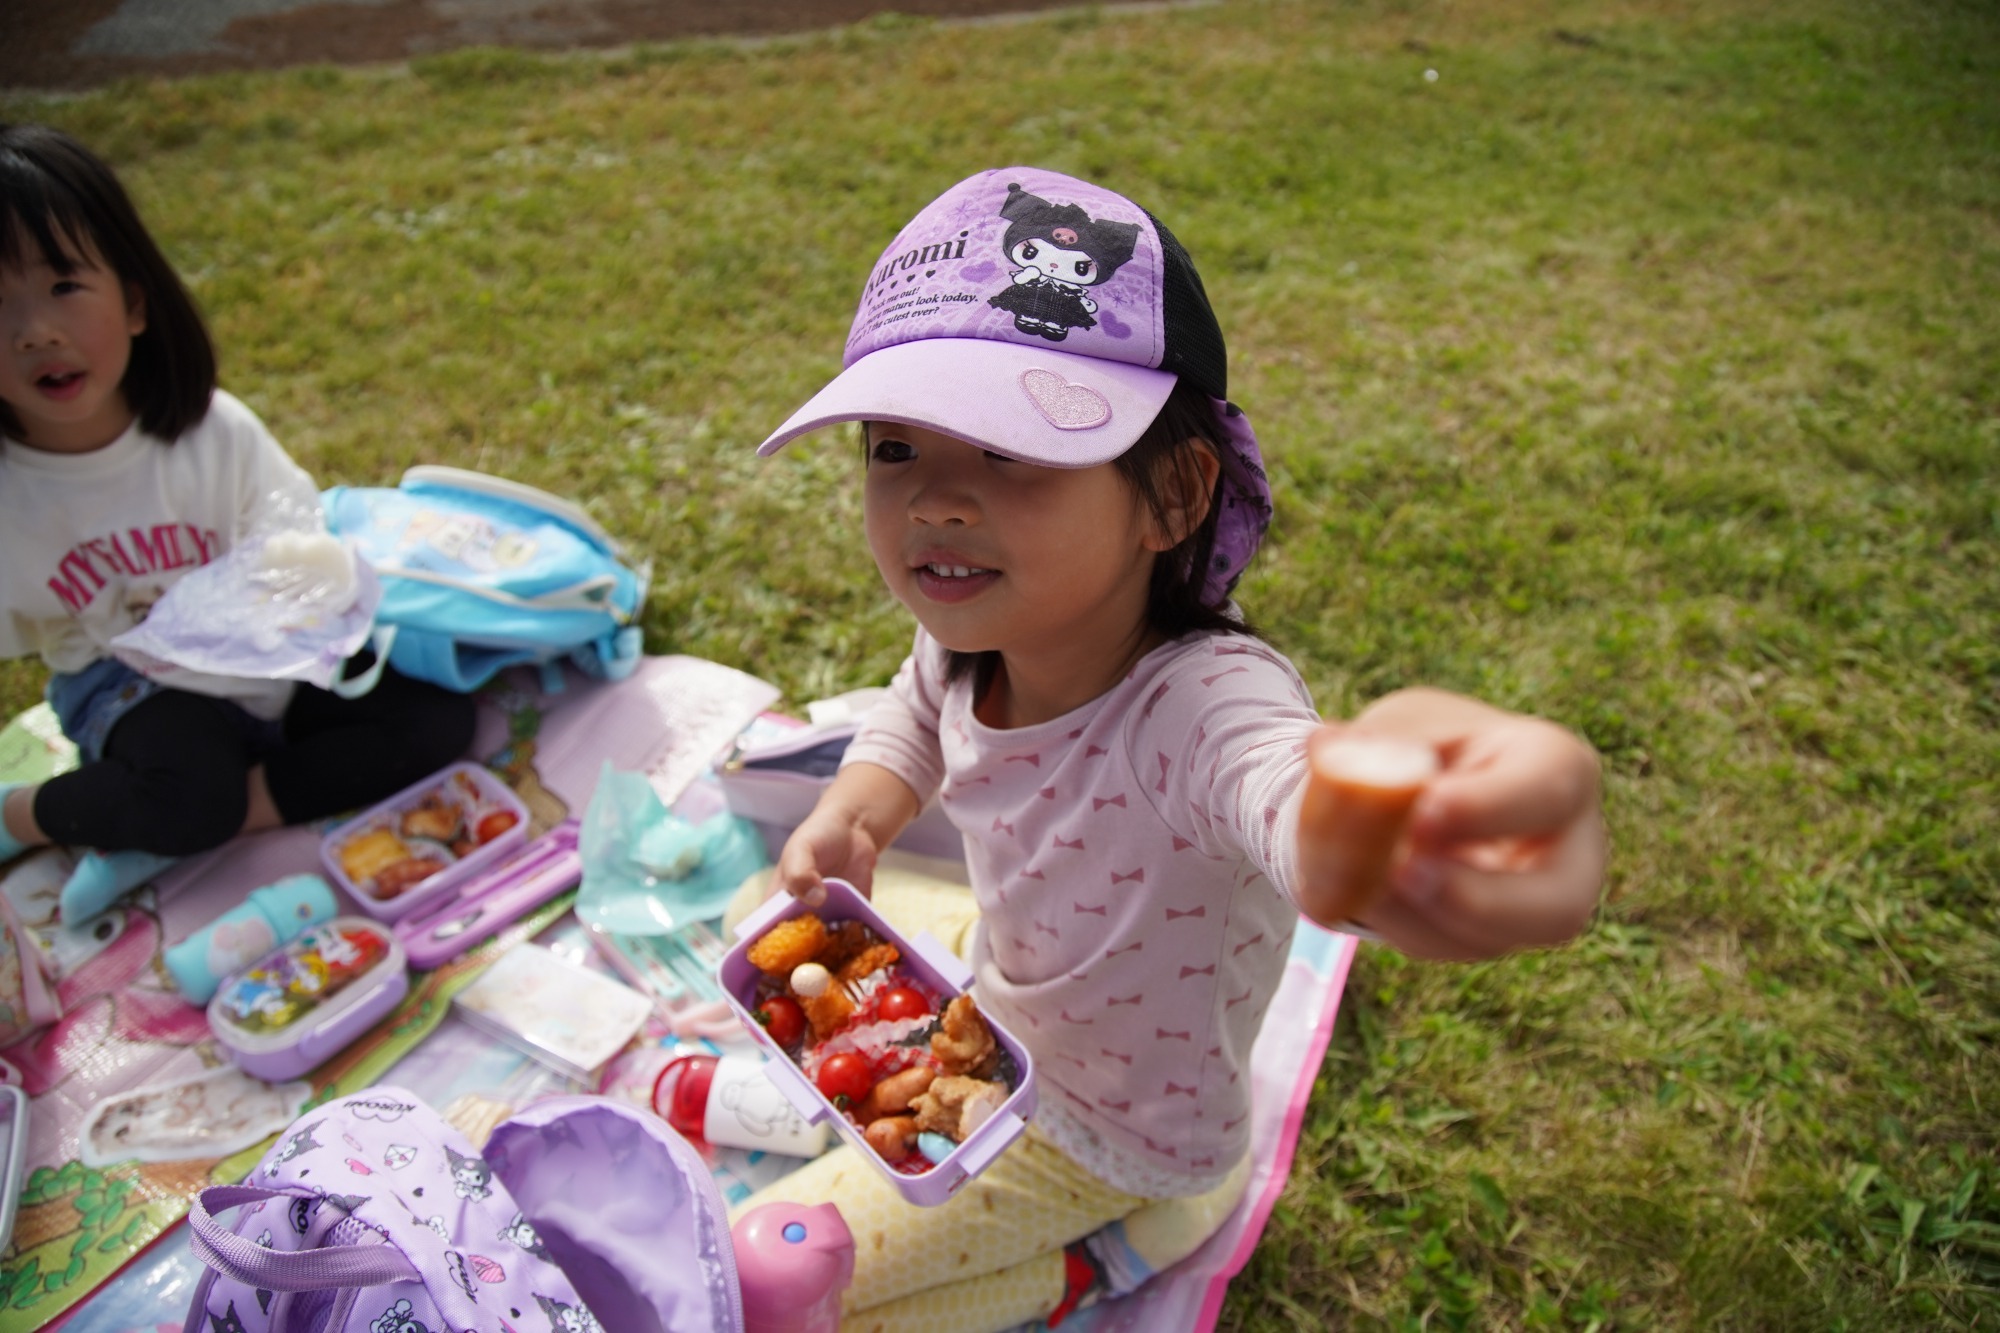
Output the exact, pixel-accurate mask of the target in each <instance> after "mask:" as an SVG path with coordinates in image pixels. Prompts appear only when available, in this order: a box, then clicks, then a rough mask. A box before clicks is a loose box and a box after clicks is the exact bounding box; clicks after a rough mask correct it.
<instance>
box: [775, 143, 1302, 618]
mask: <svg viewBox="0 0 2000 1333" xmlns="http://www.w3.org/2000/svg"><path fill="white" fill-rule="evenodd" d="M842 366H843V369H842V371H841V373H840V374H839V375H838V376H836V377H835V378H834V380H833V382H832V383H830V384H828V385H827V386H826V387H825V388H824V389H821V390H820V391H819V392H818V393H817V394H814V395H813V397H812V400H811V401H810V402H808V403H807V404H806V405H805V406H804V407H802V408H800V409H799V410H798V411H797V412H795V413H793V414H792V417H791V420H789V421H787V422H786V423H785V424H784V425H782V426H780V427H779V428H778V429H777V430H776V431H775V432H773V433H772V435H771V436H770V438H769V439H767V440H765V441H764V442H763V444H761V445H759V446H758V448H757V452H758V453H759V454H772V453H775V452H777V451H778V450H779V449H782V448H783V447H784V446H785V445H786V444H788V443H790V442H791V441H792V440H794V439H796V438H798V437H799V436H801V435H804V434H806V433H807V432H809V431H814V430H818V429H819V428H821V427H823V426H830V425H834V424H836V423H838V422H843V421H893V422H899V423H902V424H904V425H911V426H923V427H927V428H928V429H931V430H936V431H941V432H943V433H944V434H946V435H951V436H954V437H956V438H958V439H962V440H969V441H971V442H973V443H975V444H978V445H980V446H981V447H983V448H987V449H991V450H993V451H994V452H995V453H1000V454H1005V455H1007V456H1008V457H1010V458H1016V459H1019V460H1021V461H1023V462H1028V463H1038V464H1041V465H1043V466H1045V467H1092V466H1095V465H1096V464H1099V463H1107V462H1110V461H1111V460H1112V459H1114V458H1116V457H1118V456H1119V455H1120V454H1122V453H1124V452H1125V451H1126V450H1127V449H1130V448H1131V447H1132V445H1133V444H1134V443H1135V442H1136V441H1137V440H1138V438H1139V437H1140V435H1142V434H1143V433H1144V432H1145V430H1146V428H1147V427H1148V426H1150V425H1151V424H1152V422H1153V419H1154V418H1155V417H1157V416H1158V415H1159V413H1160V409H1161V407H1162V406H1163V405H1164V404H1165V403H1166V401H1167V395H1168V393H1169V392H1170V391H1171V390H1172V389H1173V387H1174V384H1175V382H1176V381H1178V380H1186V381H1187V382H1188V384H1189V386H1190V387H1191V388H1194V389H1197V390H1199V391H1200V392H1201V393H1203V394H1204V395H1206V396H1207V397H1208V398H1209V400H1210V402H1211V404H1212V406H1213V407H1214V410H1215V415H1216V421H1217V425H1218V427H1219V428H1220V429H1219V430H1218V435H1219V437H1220V438H1221V440H1222V444H1223V447H1222V448H1221V450H1220V451H1219V452H1220V453H1221V455H1222V477H1223V483H1222V513H1221V515H1220V517H1219V519H1218V522H1217V528H1216V540H1215V553H1214V557H1213V559H1212V560H1211V565H1210V569H1209V572H1208V577H1207V579H1206V581H1205V584H1204V592H1205V600H1208V601H1210V602H1212V603H1216V604H1219V603H1220V602H1221V601H1222V600H1223V599H1224V598H1226V597H1227V595H1228V593H1229V591H1230V589H1231V588H1233V587H1234V586H1235V583H1236V580H1237V578H1238V577H1239V576H1240V575H1241V574H1242V572H1243V567H1244V566H1245V565H1246V564H1248V563H1249V560H1250V556H1251V553H1252V552H1253V551H1255V550H1256V548H1257V544H1258V542H1259V541H1261V540H1262V538H1263V535H1264V530H1265V529H1266V528H1267V527H1268V526H1269V525H1270V518H1271V489H1270V484H1269V482H1268V480H1267V479H1266V477H1265V474H1264V467H1263V459H1262V457H1261V456H1260V455H1259V453H1258V450H1257V437H1256V435H1255V433H1254V432H1253V431H1252V430H1251V429H1250V420H1249V418H1248V417H1246V416H1244V415H1243V413H1242V411H1241V410H1240V409H1238V408H1237V407H1235V406H1234V405H1233V404H1231V403H1230V402H1228V354H1227V351H1226V349H1225V347H1224V345H1223V340H1222V330H1221V328H1220V327H1218V326H1217V324H1216V321H1215V312H1214V311H1213V310H1212V309H1210V307H1209V304H1208V294H1207V293H1206V292H1205V291H1203V290H1202V285H1201V277H1200V275H1199V274H1197V273H1196V272H1195V268H1194V262H1193V261H1192V260H1191V259H1189V258H1188V253H1187V251H1186V250H1185V249H1183V248H1182V247H1181V244H1180V242H1179V241H1177V240H1175V239H1174V237H1173V234H1172V233H1171V232H1169V231H1168V230H1167V229H1166V228H1165V227H1164V226H1162V225H1160V222H1159V220H1158V219H1156V218H1155V217H1153V215H1152V214H1150V213H1148V212H1147V211H1146V210H1145V209H1143V208H1141V207H1140V206H1139V205H1137V204H1135V203H1133V202H1132V201H1131V200H1129V199H1127V198H1125V197H1124V196H1122V195H1118V194H1114V193H1112V192H1111V191H1109V190H1106V189H1102V188H1100V187H1099V186H1095V185H1092V184H1090V183H1089V182H1087V181H1081V180H1077V179H1076V178H1075V177H1072V176H1064V175H1061V174H1059V173H1057V172H1053V171H1042V170H1039V169H1037V168H1034V167H1005V168H1001V169H999V170H995V171H986V172H981V173H980V174H979V175H977V176H973V177H970V178H969V179H967V180H963V181H960V182H959V183H958V184H957V185H954V186H952V187H951V188H950V189H949V190H946V191H945V192H944V193H943V194H941V195H939V196H938V197H937V198H936V199H934V200H932V201H931V203H930V204H929V205H928V206H926V207H925V208H924V210H923V211H922V212H921V213H919V214H917V216H916V217H915V218H914V219H913V220H912V221H911V222H910V223H909V225H907V226H906V227H904V228H903V230H902V231H901V232H900V233H898V234H897V236H896V239H895V240H894V241H893V242H891V243H890V245H889V248H888V249H887V250H885V251H883V252H882V257H881V259H880V260H878V261H877V262H876V264H875V267H874V268H873V269H872V270H871V271H870V272H869V275H868V280H867V282H866V284H865V285H864V286H863V287H862V291H861V305H860V308H859V309H858V310H857V311H856V312H855V316H854V326H853V328H852V329H851V330H849V332H848V335H847V350H846V353H845V354H844V356H843V357H842Z"/></svg>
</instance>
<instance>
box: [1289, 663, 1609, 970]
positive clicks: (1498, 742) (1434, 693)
mask: <svg viewBox="0 0 2000 1333" xmlns="http://www.w3.org/2000/svg"><path fill="white" fill-rule="evenodd" d="M1344 730H1346V731H1348V732H1351V733H1356V734H1364V735H1378V736H1385V737H1395V738H1399V739H1402V740H1408V741H1415V742H1418V743H1420V744H1424V745H1428V746H1430V747H1432V748H1433V749H1434V750H1435V751H1436V753H1437V757H1438V762H1439V771H1438V774H1437V776H1436V777H1435V778H1433V779H1432V780H1431V781H1430V783H1429V785H1428V786H1427V787H1426V789H1425V790H1424V792H1423V794H1422V795H1421V796H1419V797H1418V798H1417V802H1416V805H1415V807H1414V808H1413V809H1412V811H1411V815H1410V825H1409V854H1408V856H1407V857H1406V858H1405V859H1404V860H1403V861H1402V862H1401V864H1400V865H1399V866H1398V867H1397V868H1396V870H1395V872H1394V873H1393V875H1392V876H1391V880H1390V884H1389V887H1388V891H1387V892H1386V893H1384V894H1383V895H1382V896H1381V897H1380V898H1379V899H1378V900H1377V901H1376V902H1375V903H1374V904H1373V905H1372V906H1371V907H1370V908H1369V909H1368V910H1367V912H1366V914H1365V916H1366V920H1365V921H1364V922H1363V923H1362V924H1365V925H1366V926H1368V927H1369V928H1370V929H1372V930H1374V931H1375V932H1376V933H1378V934H1379V935H1381V936H1382V938H1383V939H1385V940H1387V941H1389V942H1390V943H1391V944H1394V945H1395V946H1396V947H1397V948H1399V949H1401V950H1403V951H1404V952H1405V953H1408V954H1410V955H1412V956H1414V957H1419V958H1440V959H1475V958H1494V957H1498V956H1499V955H1501V954H1504V953H1509V952H1512V951H1513V950H1515V949H1522V948H1534V947H1539V946H1545V945H1552V944H1560V943H1562V942H1564V941H1566V940H1568V939H1571V938H1573V937H1574V936H1575V935H1576V934H1577V933H1578V932H1580V931H1581V930H1582V929H1583V928H1584V926H1585V925H1586V924H1587V923H1588V922H1589V920H1590V917H1591V913H1592V912H1593V911H1594V910H1595V909H1596V906H1597V901H1598V896H1599V894H1600V892H1601V891H1602V888H1603V883H1604V867H1605V859H1606V855H1607V851H1608V843H1607V839H1606V836H1605V830H1604V817H1603V810H1602V804H1601V797H1600V793H1599V774H1598V761H1597V754H1596V752H1595V751H1594V750H1592V749H1591V748H1590V746H1588V745H1587V744H1585V743H1584V742H1583V740H1582V739H1580V738H1579V737H1578V736H1576V735H1575V734H1574V733H1573V732H1570V731H1567V730H1565V729H1563V728H1562V727H1559V726H1557V725H1555V724H1554V723H1552V722H1547V721H1544V720H1542V719H1540V718H1533V717H1527V716H1524V715H1522V714H1519V713H1510V712H1507V711H1505V710H1504V709H1499V708H1495V707H1493V706H1492V705H1490V704H1485V703H1481V702H1479V701H1478V700H1476V699H1469V698H1466V697H1464V696H1462V695H1456V694H1450V693H1447V692H1445V691H1443V690H1431V689H1414V690H1403V691H1399V692H1397V693H1395V694H1392V695H1388V696H1386V697H1384V698H1382V699H1379V700H1377V701H1376V702H1375V703H1373V704H1371V705H1369V707H1367V708H1366V709H1364V710H1362V712H1361V714H1360V716H1358V717H1356V718H1355V719H1354V721H1353V722H1352V723H1350V724H1349V725H1348V726H1347V727H1346V728H1344ZM1313 896H1314V895H1313V886H1312V885H1310V884H1307V885H1304V886H1303V887H1302V895H1301V900H1302V902H1304V903H1306V904H1308V914H1309V915H1310V914H1311V912H1310V904H1311V902H1312V901H1313Z"/></svg>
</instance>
